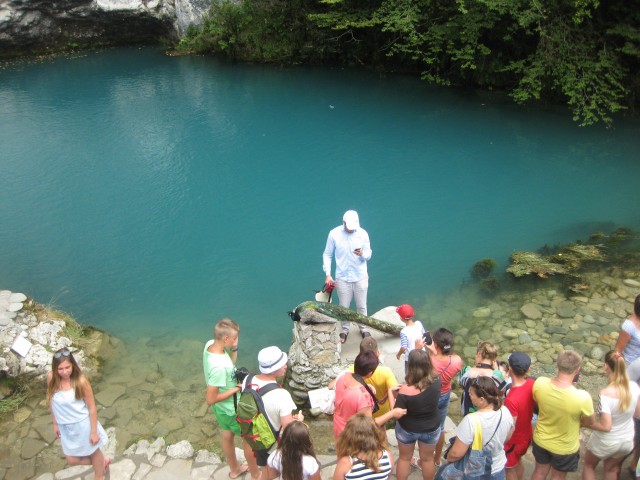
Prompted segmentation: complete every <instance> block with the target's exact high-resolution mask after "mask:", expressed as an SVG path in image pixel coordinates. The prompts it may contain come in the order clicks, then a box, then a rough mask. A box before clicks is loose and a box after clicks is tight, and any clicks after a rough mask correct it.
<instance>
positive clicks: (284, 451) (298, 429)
mask: <svg viewBox="0 0 640 480" xmlns="http://www.w3.org/2000/svg"><path fill="white" fill-rule="evenodd" d="M263 477H264V478H266V480H273V479H275V478H280V479H281V480H321V477H320V464H319V463H318V459H317V458H316V452H315V449H314V448H313V443H312V442H311V435H310V434H309V427H308V426H307V424H306V423H303V422H299V421H297V420H294V421H293V422H291V423H290V424H289V425H287V426H286V427H285V429H284V430H283V432H282V435H281V436H280V444H279V445H278V449H277V450H275V451H274V452H271V454H270V455H269V458H268V459H267V466H266V468H265V471H264V473H263Z"/></svg>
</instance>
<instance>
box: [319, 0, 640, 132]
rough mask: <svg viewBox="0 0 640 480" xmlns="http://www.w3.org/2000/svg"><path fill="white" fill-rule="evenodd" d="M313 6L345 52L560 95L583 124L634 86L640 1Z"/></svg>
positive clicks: (530, 94) (355, 1) (344, 0)
mask: <svg viewBox="0 0 640 480" xmlns="http://www.w3.org/2000/svg"><path fill="white" fill-rule="evenodd" d="M319 10H320V11H319V12H313V13H310V14H309V18H310V19H311V20H312V21H314V22H315V24H316V25H317V26H318V27H320V28H325V29H330V30H332V31H334V32H340V33H339V35H337V36H336V34H334V37H333V38H334V39H335V41H336V42H341V44H342V45H341V46H342V48H343V49H344V52H345V55H344V57H345V58H349V57H350V54H353V55H357V56H358V58H359V59H362V58H363V56H362V52H369V55H368V60H369V62H372V61H375V60H377V59H379V57H377V55H376V54H377V53H378V52H385V55H386V56H387V58H388V59H390V61H389V63H390V64H391V65H400V64H401V65H403V66H404V67H405V68H406V67H409V68H418V69H420V70H421V71H422V77H423V78H424V79H426V80H429V81H433V82H437V83H441V84H468V85H479V86H483V87H498V88H504V89H508V90H510V91H511V94H512V96H513V98H514V100H516V101H517V102H520V103H522V102H528V101H531V100H540V99H550V100H554V101H556V100H561V101H564V102H565V103H566V104H567V105H568V106H569V107H570V108H571V110H572V112H573V117H574V119H575V120H576V121H579V122H580V124H581V125H590V124H593V123H595V122H598V121H604V122H605V123H606V124H610V123H611V121H612V115H613V114H614V113H616V112H619V111H620V110H622V109H624V108H627V107H628V106H629V105H633V102H634V98H635V97H636V95H635V93H636V92H638V91H640V81H638V79H637V77H638V75H637V73H638V60H640V28H639V26H640V13H639V12H640V9H637V8H633V7H632V6H631V5H630V4H628V3H627V2H623V1H622V0H614V1H613V2H607V3H606V4H602V5H601V4H600V2H599V0H552V1H549V2H544V3H542V2H540V1H539V0H519V1H509V0H455V1H452V2H433V1H424V0H377V1H369V2H365V1H361V0H324V1H322V2H321V8H320V9H319ZM365 45H366V46H365ZM374 52H375V53H374ZM394 62H395V63H394Z"/></svg>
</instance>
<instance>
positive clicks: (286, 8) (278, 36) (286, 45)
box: [177, 0, 310, 63]
mask: <svg viewBox="0 0 640 480" xmlns="http://www.w3.org/2000/svg"><path fill="white" fill-rule="evenodd" d="M304 2H305V0H292V1H287V0H245V1H242V2H236V1H233V0H214V2H213V4H212V7H211V10H210V12H209V16H208V18H207V19H206V20H205V22H204V24H203V25H202V27H201V28H191V29H190V30H189V31H188V32H187V35H186V36H185V37H184V38H183V39H182V40H181V41H180V43H179V44H178V47H177V49H178V50H181V51H190V52H196V53H206V52H217V53H224V54H225V55H227V56H228V57H230V58H233V59H240V60H251V61H263V62H289V63H291V62H296V61H300V60H301V59H303V58H304V57H305V55H307V53H306V52H307V50H308V49H309V48H310V45H309V44H308V38H307V37H308V35H309V32H308V28H307V27H308V26H309V25H310V24H309V20H308V19H307V18H306V16H305V13H304V12H305V8H304Z"/></svg>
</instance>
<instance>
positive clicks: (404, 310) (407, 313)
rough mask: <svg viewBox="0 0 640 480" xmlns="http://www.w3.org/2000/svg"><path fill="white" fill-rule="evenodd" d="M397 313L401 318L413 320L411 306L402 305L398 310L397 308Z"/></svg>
mask: <svg viewBox="0 0 640 480" xmlns="http://www.w3.org/2000/svg"><path fill="white" fill-rule="evenodd" d="M396 313H397V314H398V315H400V318H404V319H405V320H406V319H407V318H413V315H414V314H413V307H412V306H411V305H407V304H405V305H400V306H399V307H398V308H396Z"/></svg>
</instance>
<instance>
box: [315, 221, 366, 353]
mask: <svg viewBox="0 0 640 480" xmlns="http://www.w3.org/2000/svg"><path fill="white" fill-rule="evenodd" d="M371 253H372V252H371V245H370V242H369V234H368V233H367V232H366V230H365V229H364V228H361V227H360V219H359V217H358V212H356V211H355V210H348V211H347V212H345V214H344V216H343V217H342V225H340V226H338V227H336V228H334V229H333V230H331V231H330V232H329V236H328V237H327V245H326V247H325V249H324V253H323V254H322V268H323V269H324V273H325V275H326V277H325V285H327V284H331V283H332V282H333V278H332V277H331V262H332V260H333V258H334V257H335V260H336V279H335V283H336V290H337V291H338V301H339V303H340V306H341V307H346V308H349V307H350V306H351V300H355V303H356V311H357V312H358V313H360V314H362V315H366V314H367V290H368V289H369V274H368V273H367V261H368V260H369V259H370V258H371ZM349 327H350V325H349V322H342V332H341V333H340V342H341V343H344V342H346V340H347V335H349ZM358 327H359V328H360V333H361V335H362V337H363V338H364V337H368V336H369V335H371V334H370V333H369V332H368V331H367V330H366V329H365V327H364V326H363V325H360V324H358Z"/></svg>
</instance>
